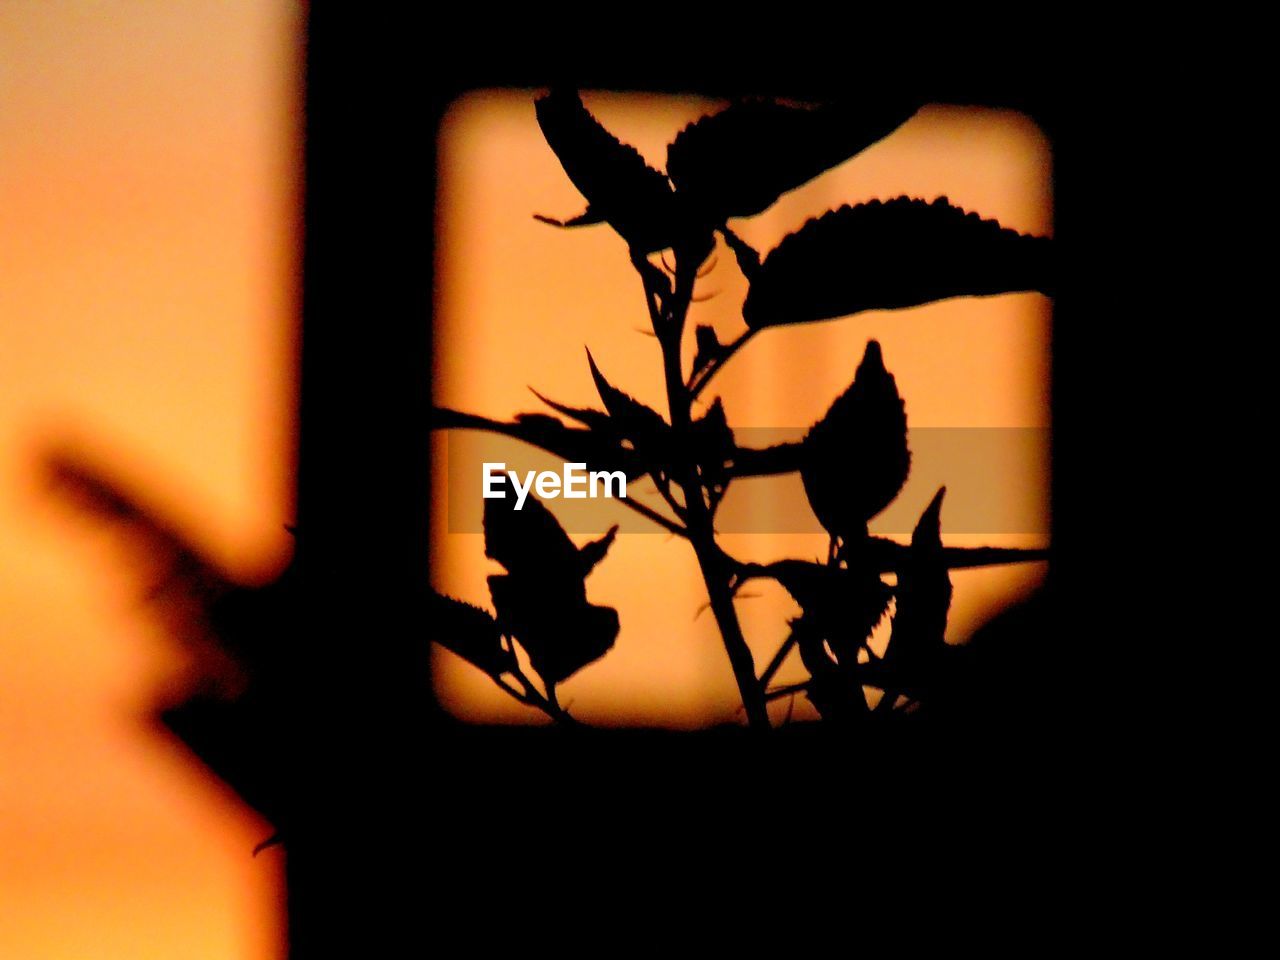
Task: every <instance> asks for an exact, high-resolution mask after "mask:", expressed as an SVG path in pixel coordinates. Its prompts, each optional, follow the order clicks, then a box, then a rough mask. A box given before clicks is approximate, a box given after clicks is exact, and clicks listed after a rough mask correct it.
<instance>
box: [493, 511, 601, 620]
mask: <svg viewBox="0 0 1280 960" xmlns="http://www.w3.org/2000/svg"><path fill="white" fill-rule="evenodd" d="M484 555H485V556H486V557H491V558H492V559H494V560H497V561H498V562H499V563H500V564H502V565H503V566H504V567H506V568H507V570H508V571H509V572H511V573H513V574H518V575H521V576H523V575H526V574H530V575H539V576H540V575H543V574H547V573H549V572H551V573H558V572H559V571H567V572H573V571H576V569H577V566H578V548H577V547H576V546H574V543H573V541H572V540H570V539H569V535H568V534H567V533H565V532H564V528H563V527H562V526H560V521H558V520H557V519H556V518H555V516H554V515H553V514H552V513H551V511H550V510H548V509H547V508H546V507H545V506H543V504H542V501H540V500H539V499H538V498H537V497H535V496H533V495H532V494H530V495H529V496H528V497H526V498H525V501H524V504H523V506H522V507H521V509H519V510H517V509H516V508H515V498H514V497H506V498H501V499H498V498H494V499H486V500H485V501H484ZM577 579H578V581H579V582H580V581H581V580H582V578H581V577H577ZM584 595H585V591H584Z"/></svg>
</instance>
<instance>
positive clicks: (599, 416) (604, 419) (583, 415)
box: [516, 387, 612, 431]
mask: <svg viewBox="0 0 1280 960" xmlns="http://www.w3.org/2000/svg"><path fill="white" fill-rule="evenodd" d="M529 390H530V392H531V393H532V394H533V395H534V396H535V397H537V398H538V399H539V400H541V401H542V402H543V403H545V404H546V405H547V406H548V407H550V408H551V409H552V410H555V411H557V412H559V413H563V414H564V415H565V416H566V417H570V418H572V419H574V420H577V421H578V422H579V423H580V424H582V425H583V426H585V427H588V428H590V429H592V430H603V431H609V430H611V429H612V428H611V426H610V424H609V415H608V414H607V413H605V412H604V411H603V410H592V409H591V408H590V407H571V406H568V405H567V404H563V403H560V402H559V401H556V400H552V399H551V398H550V397H545V396H543V395H542V394H541V393H539V392H538V391H537V390H534V389H533V388H532V387H530V388H529ZM528 416H529V414H520V415H518V416H517V418H516V419H520V418H521V417H528Z"/></svg>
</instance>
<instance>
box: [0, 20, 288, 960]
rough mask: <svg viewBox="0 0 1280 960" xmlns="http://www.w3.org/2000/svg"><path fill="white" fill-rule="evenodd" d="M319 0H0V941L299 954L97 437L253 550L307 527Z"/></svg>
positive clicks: (280, 552)
mask: <svg viewBox="0 0 1280 960" xmlns="http://www.w3.org/2000/svg"><path fill="white" fill-rule="evenodd" d="M300 36H301V10H300V7H299V5H298V4H296V3H289V2H284V0H226V2H220V3H205V2H199V0H181V2H175V0H135V2H100V3H99V2H95V3H86V2H61V0H46V2H15V3H4V4H0V342H2V343H3V348H2V349H0V956H2V957H5V958H15V960H18V958H22V960H27V958H75V960H82V958H89V957H92V958H120V960H141V958H178V957H181V958H184V960H203V958H208V960H214V958H217V960H228V958H243V960H267V958H271V957H279V956H282V955H283V914H282V911H281V908H280V902H281V901H280V877H281V869H280V867H281V860H280V856H281V855H280V853H279V851H278V850H275V851H269V852H267V853H264V854H263V855H261V856H260V857H258V858H256V859H255V858H253V857H251V855H250V852H251V850H252V848H253V846H254V844H255V843H257V842H258V841H259V840H261V839H263V838H264V837H265V836H266V834H267V833H268V831H269V828H268V826H267V825H266V824H264V823H262V822H261V821H260V820H258V819H257V818H256V817H254V816H253V815H252V814H251V813H250V812H249V811H247V810H245V809H244V808H243V807H242V806H240V805H239V804H238V803H237V802H236V801H235V800H234V798H232V797H231V796H229V795H228V794H227V793H226V792H225V791H224V790H223V789H222V788H220V787H219V786H218V785H216V784H215V783H213V782H211V781H209V780H208V779H206V778H204V777H203V776H202V775H201V774H200V772H199V770H198V768H197V767H195V766H194V765H193V764H192V763H191V761H190V760H189V758H188V757H186V756H185V755H184V754H183V753H181V752H180V751H179V750H178V749H177V748H176V747H175V746H174V745H173V744H172V743H171V742H167V741H165V740H164V739H162V738H161V737H159V736H158V735H157V734H156V733H155V732H154V731H152V730H151V729H149V728H148V726H147V720H146V717H147V712H148V710H149V707H150V704H151V703H152V699H153V696H154V694H155V693H156V691H157V689H159V688H161V687H162V686H164V685H165V684H166V683H167V682H168V681H169V679H170V678H172V676H173V671H174V669H175V659H174V656H173V654H172V652H171V650H170V648H169V647H168V646H167V645H166V644H165V643H164V642H163V641H162V638H160V637H159V636H158V634H157V631H156V628H155V627H154V626H153V625H152V623H151V621H150V620H149V619H148V618H147V617H146V616H145V615H144V612H143V611H142V610H141V609H140V602H139V598H138V595H137V584H136V583H135V582H134V581H133V579H132V578H131V577H130V571H129V570H128V569H127V568H125V567H124V565H123V564H122V562H121V554H120V553H119V552H118V551H117V550H116V549H115V547H116V545H115V544H114V542H113V540H112V536H111V534H110V533H109V532H108V531H104V530H102V529H100V528H95V527H93V526H92V525H88V524H86V523H84V522H83V520H82V519H80V518H77V517H74V516H72V515H70V514H69V513H68V512H67V511H66V510H65V509H62V508H60V507H59V506H58V505H56V504H54V503H52V502H51V501H50V499H49V497H48V495H47V494H46V492H45V491H44V490H43V489H42V488H41V486H40V485H39V483H38V482H37V469H36V468H37V465H38V463H39V458H40V456H41V454H42V451H44V450H45V449H46V447H47V445H48V444H50V443H58V442H60V443H64V444H69V445H71V446H72V448H73V449H80V448H82V449H87V450H88V451H89V452H91V453H92V454H94V455H96V456H98V457H102V458H105V459H106V460H107V461H108V462H109V463H111V464H114V465H115V466H116V467H117V468H118V469H119V471H120V472H121V473H123V474H124V475H125V476H126V477H130V478H133V479H135V480H136V481H137V482H138V484H139V486H140V488H141V490H142V492H143V493H145V494H146V495H147V496H148V497H150V498H151V499H153V500H154V501H155V502H156V503H157V504H159V505H160V506H162V507H164V508H165V509H167V510H168V511H169V512H170V514H171V516H172V517H173V518H174V519H175V520H176V521H177V522H178V523H179V524H180V525H181V526H182V527H183V528H184V529H185V530H186V531H187V532H188V533H189V534H190V535H191V537H192V539H193V540H194V541H195V542H196V543H198V544H200V545H201V546H202V547H204V548H205V549H206V550H207V551H208V552H209V553H210V554H212V555H213V556H214V557H216V558H217V559H218V560H219V561H220V562H223V563H225V564H226V565H227V566H228V567H229V568H230V569H232V570H234V571H236V572H237V573H238V574H239V575H241V576H245V577H260V576H263V575H265V574H266V573H267V572H269V571H270V570H272V569H274V568H277V567H278V566H279V565H280V564H281V562H282V561H283V560H284V559H285V557H286V554H287V551H288V549H289V543H288V537H287V535H286V534H285V533H284V532H283V530H282V524H283V523H285V522H287V521H288V520H290V519H291V509H292V508H291V506H290V496H291V495H290V493H289V487H290V484H291V478H290V469H291V467H290V464H291V457H292V454H291V453H290V450H291V443H292V441H291V433H292V405H293V399H292V394H293V374H292V369H293V353H294V346H293V333H292V329H293V327H292V323H293V316H294V314H295V309H296V304H295V296H294V289H295V280H294V276H295V271H296V261H297V237H296V235H295V221H296V213H295V211H296V209H297V200H298V191H299V157H300V153H299V137H298V132H299V130H298V117H299V111H298V104H299V102H300V100H299V98H300V95H301V87H300V82H299V81H300V68H301V44H300Z"/></svg>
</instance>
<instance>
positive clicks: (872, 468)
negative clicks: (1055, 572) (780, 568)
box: [800, 340, 911, 541]
mask: <svg viewBox="0 0 1280 960" xmlns="http://www.w3.org/2000/svg"><path fill="white" fill-rule="evenodd" d="M910 468H911V452H910V451H909V450H908V449H907V414H906V408H905V406H904V404H903V402H902V398H901V397H900V396H899V395H898V386H897V383H896V382H895V381H894V379H893V374H891V373H889V372H888V371H887V370H886V369H885V367H884V359H883V357H882V356H881V352H880V344H879V343H877V342H876V341H875V340H871V341H869V342H868V343H867V349H866V352H865V353H864V354H863V357H862V362H861V363H860V364H859V365H858V370H857V373H856V375H855V376H854V380H853V384H852V385H851V386H850V387H849V389H848V390H846V391H845V392H844V393H842V394H841V395H840V396H839V397H837V398H836V401H835V403H833V404H832V405H831V409H830V410H828V411H827V413H826V415H825V416H824V417H823V418H822V419H821V420H819V421H818V422H817V423H816V424H814V426H813V427H812V429H810V431H809V433H808V435H807V436H806V437H805V439H804V443H803V444H802V446H801V452H800V477H801V479H802V480H803V481H804V491H805V494H806V495H807V496H808V498H809V504H810V505H811V506H812V507H813V512H814V514H815V515H816V516H817V518H818V520H819V521H820V522H821V523H822V525H823V526H824V527H825V528H826V529H827V531H828V532H829V533H830V534H831V535H832V536H836V537H841V538H843V539H845V540H846V541H852V540H857V539H860V538H863V537H865V536H866V532H867V521H868V520H870V519H871V518H872V517H874V516H875V515H876V514H878V513H879V512H880V511H881V510H883V509H884V508H885V507H887V506H888V505H889V504H890V503H891V502H892V501H893V499H894V497H896V496H897V495H898V491H899V490H901V489H902V485H903V484H904V483H906V480H907V473H908V471H909V470H910Z"/></svg>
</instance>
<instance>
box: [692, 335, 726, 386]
mask: <svg viewBox="0 0 1280 960" xmlns="http://www.w3.org/2000/svg"><path fill="white" fill-rule="evenodd" d="M693 342H694V353H693V372H694V374H695V375H697V374H699V373H701V372H702V371H703V370H705V369H706V368H707V367H708V366H710V365H711V363H713V362H714V361H716V360H718V359H719V358H720V357H722V356H723V355H724V350H725V348H724V345H723V344H722V343H721V342H720V338H719V337H717V336H716V328H715V327H712V326H708V325H707V324H705V323H700V324H698V326H697V329H695V330H694V332H693Z"/></svg>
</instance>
